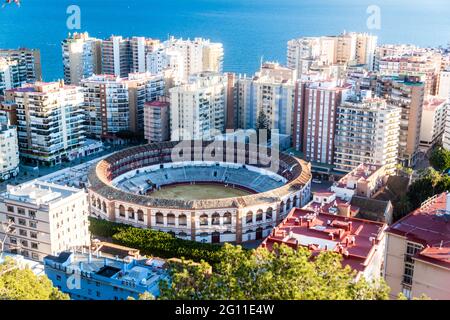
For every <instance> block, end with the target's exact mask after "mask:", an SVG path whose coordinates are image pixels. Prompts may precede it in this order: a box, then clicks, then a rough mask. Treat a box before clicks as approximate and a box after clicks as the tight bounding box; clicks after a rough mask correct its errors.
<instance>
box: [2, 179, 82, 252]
mask: <svg viewBox="0 0 450 320" xmlns="http://www.w3.org/2000/svg"><path fill="white" fill-rule="evenodd" d="M88 215H89V205H88V199H87V193H86V192H85V191H84V190H82V189H77V188H71V187H64V186H60V185H56V184H52V183H47V182H42V181H37V180H34V181H31V182H27V183H25V184H21V185H18V186H8V188H7V190H6V191H5V192H3V193H2V194H0V222H1V223H8V222H9V223H11V226H12V231H11V232H9V233H8V234H6V242H5V251H9V252H12V253H19V254H21V255H23V256H25V257H26V258H30V259H32V260H36V261H43V259H44V257H45V256H47V255H50V254H53V255H55V254H58V253H59V252H62V251H65V250H70V249H72V248H76V247H81V246H88V245H89V244H90V235H89V231H88ZM4 232H5V231H4V230H3V229H1V230H0V235H1V237H2V239H3V237H4V236H5V233H4Z"/></svg>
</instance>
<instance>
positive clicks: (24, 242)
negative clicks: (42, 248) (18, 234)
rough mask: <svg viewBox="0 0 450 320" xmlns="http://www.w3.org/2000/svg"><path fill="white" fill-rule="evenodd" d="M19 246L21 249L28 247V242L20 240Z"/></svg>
mask: <svg viewBox="0 0 450 320" xmlns="http://www.w3.org/2000/svg"><path fill="white" fill-rule="evenodd" d="M20 244H21V245H22V247H28V241H26V240H20Z"/></svg>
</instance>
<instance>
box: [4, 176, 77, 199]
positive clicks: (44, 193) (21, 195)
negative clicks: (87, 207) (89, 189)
mask: <svg viewBox="0 0 450 320" xmlns="http://www.w3.org/2000/svg"><path fill="white" fill-rule="evenodd" d="M79 192H83V191H82V190H80V189H76V188H71V187H64V186H61V185H57V184H53V183H48V182H43V181H39V180H33V181H31V182H27V183H23V184H21V185H18V186H11V185H8V187H7V191H6V192H4V193H2V194H1V195H0V196H1V197H2V198H3V199H7V200H13V201H20V202H25V203H30V204H34V205H49V204H51V203H55V202H58V201H60V200H62V199H64V198H67V197H70V196H72V195H73V194H76V193H79Z"/></svg>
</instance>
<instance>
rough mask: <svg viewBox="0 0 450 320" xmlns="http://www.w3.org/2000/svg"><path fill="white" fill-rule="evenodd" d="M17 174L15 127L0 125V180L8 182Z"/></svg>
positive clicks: (17, 155)
mask: <svg viewBox="0 0 450 320" xmlns="http://www.w3.org/2000/svg"><path fill="white" fill-rule="evenodd" d="M18 173H19V145H18V141H17V127H16V126H12V125H9V124H7V123H0V179H1V180H8V179H9V178H11V177H15V176H16V175H17V174H18Z"/></svg>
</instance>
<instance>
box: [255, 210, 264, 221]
mask: <svg viewBox="0 0 450 320" xmlns="http://www.w3.org/2000/svg"><path fill="white" fill-rule="evenodd" d="M262 220H263V211H262V210H261V209H260V210H258V212H256V222H258V221H262Z"/></svg>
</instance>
